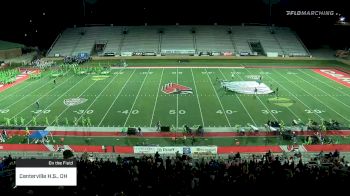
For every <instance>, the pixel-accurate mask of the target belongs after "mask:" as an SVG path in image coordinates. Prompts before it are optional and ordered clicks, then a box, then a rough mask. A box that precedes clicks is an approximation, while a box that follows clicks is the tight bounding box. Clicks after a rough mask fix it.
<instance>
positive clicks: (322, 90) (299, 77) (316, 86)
mask: <svg viewBox="0 0 350 196" xmlns="http://www.w3.org/2000/svg"><path fill="white" fill-rule="evenodd" d="M296 77H298V78H301V77H299V76H296ZM301 79H302V80H304V79H303V78H301ZM304 81H305V82H306V83H308V84H310V85H312V86H313V87H316V88H317V89H319V90H321V91H322V92H324V93H325V94H326V95H328V96H329V97H331V98H332V99H334V100H335V101H337V102H339V103H341V104H343V105H344V106H345V107H347V108H350V106H349V105H347V104H345V103H344V102H342V101H340V100H338V99H336V98H335V97H334V96H331V95H330V94H328V93H327V92H325V91H324V90H322V89H320V88H318V87H317V86H315V85H313V84H311V83H310V82H308V81H307V80H304ZM318 96H319V97H320V96H322V95H318Z"/></svg>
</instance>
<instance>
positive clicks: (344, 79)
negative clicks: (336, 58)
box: [313, 69, 350, 87]
mask: <svg viewBox="0 0 350 196" xmlns="http://www.w3.org/2000/svg"><path fill="white" fill-rule="evenodd" d="M313 71H314V72H316V73H318V74H320V75H322V76H324V77H326V78H328V79H331V80H333V81H335V82H337V83H339V84H342V85H344V86H346V87H350V75H349V74H347V73H344V72H341V71H338V70H336V69H313Z"/></svg>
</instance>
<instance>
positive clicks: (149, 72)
mask: <svg viewBox="0 0 350 196" xmlns="http://www.w3.org/2000/svg"><path fill="white" fill-rule="evenodd" d="M141 74H144V75H147V74H153V71H144V72H141Z"/></svg>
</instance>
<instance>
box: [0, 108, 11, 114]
mask: <svg viewBox="0 0 350 196" xmlns="http://www.w3.org/2000/svg"><path fill="white" fill-rule="evenodd" d="M9 111H10V110H9V109H0V113H1V114H6V113H7V112H9Z"/></svg>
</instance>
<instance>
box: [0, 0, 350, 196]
mask: <svg viewBox="0 0 350 196" xmlns="http://www.w3.org/2000/svg"><path fill="white" fill-rule="evenodd" d="M262 2H265V3H266V1H262ZM278 2H279V1H276V2H275V1H273V2H271V1H268V3H269V6H270V15H269V16H270V17H269V19H270V20H271V19H273V17H272V16H271V6H272V5H277V6H282V7H283V4H282V5H281V2H279V3H278ZM101 4H102V3H101ZM271 4H272V5H271ZM45 5H46V4H43V5H38V6H43V10H46V11H45V12H44V13H42V14H41V13H40V14H39V15H42V16H41V17H43V16H46V15H49V14H50V13H49V11H48V10H49V8H47V7H45ZM72 6H73V5H72ZM75 6H77V7H79V9H80V8H81V9H83V10H84V13H83V16H82V17H83V18H84V20H85V22H87V21H89V20H90V21H94V20H93V19H94V18H93V16H95V15H93V14H94V13H93V12H96V13H98V9H102V10H104V9H106V10H108V9H109V8H107V7H103V8H101V7H98V6H100V4H99V1H96V0H95V1H89V0H83V4H82V5H80V4H79V6H78V5H75ZM242 6H243V5H242ZM141 7H142V6H141ZM243 7H244V6H243ZM257 7H259V6H257ZM35 9H39V8H35ZM35 9H34V10H35ZM40 9H41V8H40ZM40 9H39V10H40ZM51 9H53V8H51ZM57 9H58V8H57ZM86 9H87V10H86ZM147 9H148V8H147ZM208 9H209V8H208ZM223 9H224V8H223ZM225 9H226V8H225ZM257 9H258V8H257ZM144 10H146V8H144ZM90 11H91V13H90ZM46 12H48V13H46ZM52 12H55V11H52ZM184 12H186V11H184ZM312 12H313V13H314V14H315V13H316V12H314V11H312ZM287 13H289V12H287ZM345 13H346V12H345V11H344V14H345ZM89 14H91V16H90V17H91V18H89ZM283 14H285V13H282V15H283ZM289 14H291V15H293V12H290V13H289ZM303 14H304V15H305V16H303V17H305V18H309V17H313V16H309V15H312V14H310V13H309V12H306V11H304V12H301V13H299V14H298V13H297V11H296V12H295V13H294V15H303ZM344 14H343V15H344ZM97 15H98V14H96V17H97ZM287 15H288V14H287ZM319 15H322V18H323V17H328V19H327V21H328V22H329V21H330V20H332V23H334V28H335V29H336V30H335V31H337V32H338V31H340V32H343V33H344V31H345V32H348V27H347V26H348V24H347V22H346V20H347V18H346V17H344V16H342V17H340V18H339V17H338V16H340V14H336V17H334V16H333V14H331V15H332V16H328V15H329V13H326V11H320V12H318V11H317V15H316V17H314V18H313V19H310V20H311V21H313V20H321V19H320V17H317V16H319ZM323 15H324V16H323ZM35 17H36V16H33V17H29V16H28V18H26V19H25V20H29V21H30V22H29V23H30V25H33V26H34V24H32V23H33V22H35V20H37V19H36V18H35ZM48 17H49V16H48ZM291 17H292V16H291ZM329 18H331V19H329ZM57 20H62V21H64V19H57ZM281 20H282V19H281ZM289 20H290V19H289ZM291 20H294V19H291ZM298 20H299V19H298ZM308 20H309V19H308ZM103 21H104V20H103V18H102V19H100V20H99V22H103ZM184 21H185V19H184ZM41 22H42V23H44V22H43V21H41ZM240 22H241V23H240V24H225V25H224V24H223V25H220V24H217V23H215V24H211V25H209V24H203V23H201V22H197V23H199V24H198V25H190V24H184V25H181V24H179V23H176V24H175V25H169V24H166V23H164V24H156V25H149V24H147V23H145V24H144V25H134V24H133V23H132V22H130V23H128V24H127V25H124V24H123V25H122V24H118V25H117V24H102V25H101V24H93V23H92V22H91V24H86V23H85V24H83V23H80V24H79V23H78V24H79V25H77V24H74V25H69V24H64V25H63V27H62V28H61V27H60V28H59V30H57V31H56V30H55V32H54V33H52V37H51V39H49V38H47V39H44V38H42V39H39V38H40V36H39V35H35V34H33V35H31V34H29V33H28V34H27V33H25V36H24V37H25V38H23V39H24V41H23V39H17V40H16V39H15V40H14V39H11V41H7V40H6V41H5V40H4V41H0V61H1V67H0V131H1V135H0V154H1V157H3V158H1V160H0V163H1V164H0V181H1V183H0V192H2V191H3V192H4V193H5V195H9V194H18V195H45V194H48V192H54V191H56V192H57V193H59V194H60V195H62V194H65V195H151V194H156V195H206V194H208V193H209V192H211V191H213V190H212V189H215V191H214V192H216V193H218V192H221V191H223V193H224V192H225V191H228V190H230V189H234V190H236V191H237V192H238V191H243V192H248V193H249V192H250V191H255V190H259V187H260V186H261V187H264V186H269V185H268V184H269V183H271V184H276V185H286V184H289V185H297V186H299V185H300V186H301V187H303V186H304V185H305V186H306V184H309V185H310V184H312V185H326V184H327V183H336V184H342V183H346V182H348V181H349V180H350V173H349V171H350V169H349V166H350V164H349V161H350V158H349V154H348V153H349V152H350V138H349V136H350V112H349V111H350V60H349V57H348V56H349V50H348V48H345V49H344V48H339V47H338V51H336V50H331V49H330V48H329V47H328V48H327V51H331V52H328V53H327V54H325V52H324V51H323V50H322V49H320V50H315V49H314V47H313V46H311V47H310V48H309V47H308V44H309V43H310V42H312V40H311V41H310V40H306V42H304V40H303V39H302V38H303V35H302V33H300V32H299V30H297V28H295V26H293V25H290V26H288V25H282V24H281V25H275V24H270V23H267V24H261V23H259V24H257V23H253V22H252V23H246V22H242V21H240ZM308 22H310V21H308ZM321 23H322V22H320V24H321ZM40 24H41V23H40ZM40 24H39V23H38V24H36V25H40ZM322 24H323V23H322ZM327 25H329V24H327ZM320 26H321V27H323V26H322V25H320ZM340 26H341V30H339V28H340ZM35 28H36V27H35ZM52 28H53V27H52ZM57 28H58V27H57ZM324 28H327V27H326V25H325V26H324ZM344 29H345V30H344ZM37 31H38V30H35V32H37ZM49 31H50V30H49V29H48V30H47V32H49ZM47 32H46V33H47ZM299 34H301V36H299ZM344 35H346V33H344ZM4 37H5V38H6V36H4ZM333 39H336V38H333ZM8 40H10V39H8ZM13 40H14V41H13ZM25 40H27V41H25ZM39 41H40V42H39ZM338 42H340V43H341V44H343V45H344V46H346V47H349V39H348V38H346V36H345V37H343V38H342V40H341V41H339V40H338ZM43 43H44V45H46V46H42V44H43ZM343 49H344V50H343ZM319 51H321V52H319ZM26 160H27V161H28V160H37V161H38V162H35V163H38V164H39V161H40V160H57V161H58V160H74V165H75V168H76V170H75V172H77V174H75V175H74V177H72V179H75V182H74V180H71V179H69V180H66V181H62V182H61V181H60V182H59V180H58V181H57V183H58V184H54V183H53V182H54V181H52V182H51V180H50V179H47V181H46V182H44V181H40V180H38V181H36V180H35V179H30V178H36V179H39V178H46V177H40V176H39V174H37V173H35V172H34V170H30V171H33V172H34V173H33V172H32V173H31V174H29V173H30V172H27V173H26V174H28V175H25V174H23V175H22V174H19V173H20V172H21V171H24V170H21V169H24V168H30V167H39V166H29V165H30V164H29V162H28V165H27V166H25V164H24V163H26V162H25V161H26ZM21 161H22V162H23V163H22V162H21ZM52 163H53V162H52ZM298 163H299V164H298ZM72 164H73V163H72ZM276 165H277V166H276ZM265 167H266V168H265ZM68 168H69V167H68V166H67V172H68V171H71V170H69V169H68ZM248 168H249V169H248ZM28 171H29V170H28ZM35 171H36V170H35ZM41 171H44V170H41ZM45 171H46V170H45ZM57 171H58V170H57ZM31 175H32V176H34V177H30V176H31ZM36 175H37V176H36ZM42 175H44V174H42ZM50 175H51V174H49V176H50ZM57 175H59V174H57ZM61 175H63V174H60V176H61ZM64 175H66V174H64ZM67 175H71V174H70V173H69V174H67ZM21 176H26V177H21ZM44 176H45V175H44ZM27 178H28V179H27ZM48 178H50V177H48ZM60 178H64V177H60ZM109 179H115V180H114V181H113V182H111V181H110V180H109ZM34 181H35V182H34ZM71 182H72V183H73V184H70V183H71ZM99 182H100V183H99ZM174 182H178V184H177V183H174ZM36 183H38V184H36ZM40 183H41V184H40ZM50 183H51V184H50ZM52 183H53V184H52ZM173 183H174V184H173ZM114 184H117V185H114ZM43 186H51V187H46V188H44V187H43ZM209 187H212V189H211V188H209ZM249 187H255V188H256V189H255V188H254V189H251V190H250V188H249ZM261 187H260V188H261ZM47 191H48V192H47ZM225 193H227V192H225Z"/></svg>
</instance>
